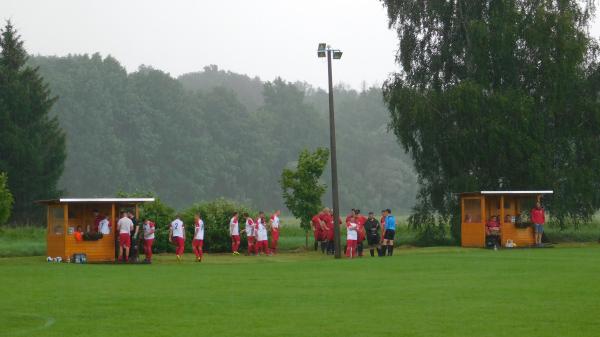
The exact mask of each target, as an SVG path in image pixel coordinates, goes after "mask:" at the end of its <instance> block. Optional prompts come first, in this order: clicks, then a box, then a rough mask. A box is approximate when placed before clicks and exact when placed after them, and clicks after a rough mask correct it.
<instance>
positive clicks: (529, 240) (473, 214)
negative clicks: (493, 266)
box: [460, 190, 553, 247]
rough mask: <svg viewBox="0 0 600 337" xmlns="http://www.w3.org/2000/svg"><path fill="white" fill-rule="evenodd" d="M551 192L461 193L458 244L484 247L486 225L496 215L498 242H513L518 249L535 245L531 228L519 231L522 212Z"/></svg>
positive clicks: (527, 210) (526, 211)
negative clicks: (498, 227)
mask: <svg viewBox="0 0 600 337" xmlns="http://www.w3.org/2000/svg"><path fill="white" fill-rule="evenodd" d="M552 193H553V191H549V190H542V191H480V192H467V193H461V195H460V199H461V200H460V205H461V245H462V246H463V247H485V242H486V230H485V226H486V222H487V220H488V219H489V218H490V217H491V216H497V217H498V221H499V223H500V242H501V243H502V244H503V245H504V244H505V243H506V242H507V240H512V241H513V242H514V243H515V244H516V245H517V247H527V246H532V245H534V243H535V238H534V232H533V228H532V227H531V226H526V227H523V228H520V227H519V226H518V221H519V219H520V217H521V215H522V213H523V212H525V213H529V210H530V209H531V208H533V207H534V206H535V203H536V202H537V201H539V200H540V199H541V198H542V196H543V195H544V194H552Z"/></svg>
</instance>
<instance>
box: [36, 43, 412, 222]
mask: <svg viewBox="0 0 600 337" xmlns="http://www.w3.org/2000/svg"><path fill="white" fill-rule="evenodd" d="M30 62H31V64H32V65H35V66H39V71H40V74H41V75H42V76H43V77H44V79H45V80H46V81H47V82H48V83H49V86H50V89H51V92H52V93H53V94H54V95H57V96H58V100H57V101H56V104H55V105H54V107H53V110H52V113H53V114H55V115H56V116H57V117H58V120H59V122H60V126H61V127H62V129H63V130H64V132H65V134H66V140H67V159H66V163H65V170H64V174H63V176H62V178H61V179H60V181H59V187H60V188H61V189H62V190H63V194H64V195H68V196H86V197H92V196H108V195H114V194H116V193H117V192H119V191H124V192H152V193H154V194H156V195H158V196H159V197H161V198H162V199H163V200H164V201H166V202H167V203H169V204H172V205H173V206H175V207H178V208H181V207H184V206H187V205H189V204H191V203H193V202H198V201H203V200H210V199H213V198H216V197H225V198H229V199H233V200H237V201H241V202H245V203H247V204H249V205H251V206H253V207H257V208H263V209H273V208H279V207H283V200H282V197H281V194H282V191H281V187H280V185H279V179H280V177H281V172H282V170H283V168H284V167H287V166H290V165H292V164H294V162H295V160H297V157H298V153H299V152H300V151H301V150H302V149H304V148H308V149H314V148H316V147H318V146H328V143H329V138H328V135H329V133H328V130H329V126H328V119H327V111H328V110H327V93H326V92H325V91H323V90H321V89H318V88H314V87H311V86H310V85H307V84H305V83H290V82H286V81H285V80H282V79H275V80H274V81H271V82H264V81H262V80H261V79H259V78H250V77H248V76H246V75H240V74H236V73H232V72H227V71H223V70H220V69H218V67H217V66H208V67H205V68H204V69H203V70H202V71H199V72H195V73H189V74H185V75H182V76H180V77H179V78H173V77H172V76H170V74H168V73H165V72H163V71H161V70H157V69H153V68H151V67H146V66H142V67H140V68H139V69H138V70H137V71H135V72H133V73H127V71H126V69H125V68H124V67H123V66H122V65H121V64H120V63H119V62H118V61H117V60H116V59H114V58H113V57H110V56H109V57H102V56H101V55H99V54H94V55H91V56H90V55H70V56H67V57H45V56H35V57H31V58H30ZM324 76H325V73H324ZM335 99H336V102H335V103H336V113H337V115H336V122H337V125H336V126H337V137H338V161H339V163H338V168H339V179H340V198H341V201H340V202H341V206H340V207H342V209H348V208H350V207H361V208H363V209H365V210H366V209H370V210H379V209H381V208H383V207H392V208H395V209H402V210H408V209H409V208H410V207H411V206H412V205H413V204H414V200H415V194H416V190H417V185H416V176H415V173H414V171H413V168H412V162H411V160H410V159H409V157H408V156H407V155H406V154H405V153H404V151H403V150H402V148H401V147H400V146H399V145H398V144H397V142H396V140H395V137H394V136H393V134H391V133H388V131H387V124H388V120H389V114H388V112H387V110H386V107H385V106H384V104H383V101H382V93H381V89H380V88H366V89H364V90H361V91H360V92H359V91H355V90H351V89H348V88H345V87H343V86H338V87H337V88H336V90H335ZM326 172H327V173H326V175H324V177H323V179H324V181H325V182H327V181H328V179H329V169H327V170H326ZM329 200H330V195H329V194H326V195H325V200H324V202H325V203H326V204H329Z"/></svg>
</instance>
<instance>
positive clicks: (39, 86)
mask: <svg viewBox="0 0 600 337" xmlns="http://www.w3.org/2000/svg"><path fill="white" fill-rule="evenodd" d="M27 59H28V56H27V52H26V51H25V49H24V47H23V41H22V40H21V38H20V36H19V35H18V34H17V31H16V30H15V28H14V27H13V25H12V24H11V22H10V21H8V22H7V23H6V26H5V27H4V29H3V30H1V32H0V171H4V172H6V173H7V174H8V176H9V177H10V180H9V182H8V184H9V189H10V190H11V191H12V193H13V196H14V202H15V203H14V209H13V215H12V220H11V221H12V222H18V223H35V222H39V221H41V219H42V214H43V213H42V209H41V207H40V206H38V205H36V204H35V203H34V201H35V200H38V199H45V198H53V197H57V196H58V195H59V194H60V191H58V190H57V182H58V179H59V178H60V176H61V174H62V172H63V168H64V161H65V158H66V152H65V136H64V133H63V132H62V130H61V129H60V127H59V125H58V120H57V118H56V117H55V116H54V117H53V116H51V115H50V110H51V108H52V106H53V104H54V103H55V102H56V100H57V98H56V97H53V96H52V94H51V92H50V90H49V88H48V85H47V83H46V82H45V81H44V79H43V78H42V77H41V76H40V75H39V74H38V69H37V68H32V67H31V66H28V65H27Z"/></svg>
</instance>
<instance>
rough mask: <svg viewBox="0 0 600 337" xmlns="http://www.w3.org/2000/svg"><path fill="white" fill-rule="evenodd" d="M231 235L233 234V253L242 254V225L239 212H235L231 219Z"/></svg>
mask: <svg viewBox="0 0 600 337" xmlns="http://www.w3.org/2000/svg"><path fill="white" fill-rule="evenodd" d="M229 235H231V251H232V252H233V255H240V253H239V252H238V249H239V248H240V227H239V225H238V212H234V213H233V217H232V218H231V220H229Z"/></svg>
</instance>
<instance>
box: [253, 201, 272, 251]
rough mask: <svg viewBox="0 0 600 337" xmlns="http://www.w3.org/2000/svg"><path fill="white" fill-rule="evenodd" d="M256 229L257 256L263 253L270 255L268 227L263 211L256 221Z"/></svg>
mask: <svg viewBox="0 0 600 337" xmlns="http://www.w3.org/2000/svg"><path fill="white" fill-rule="evenodd" d="M256 229H257V231H256V241H257V242H256V254H257V255H260V252H261V251H262V252H263V253H265V254H270V253H269V238H268V235H267V225H266V223H265V212H263V211H260V212H259V213H258V219H256Z"/></svg>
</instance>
